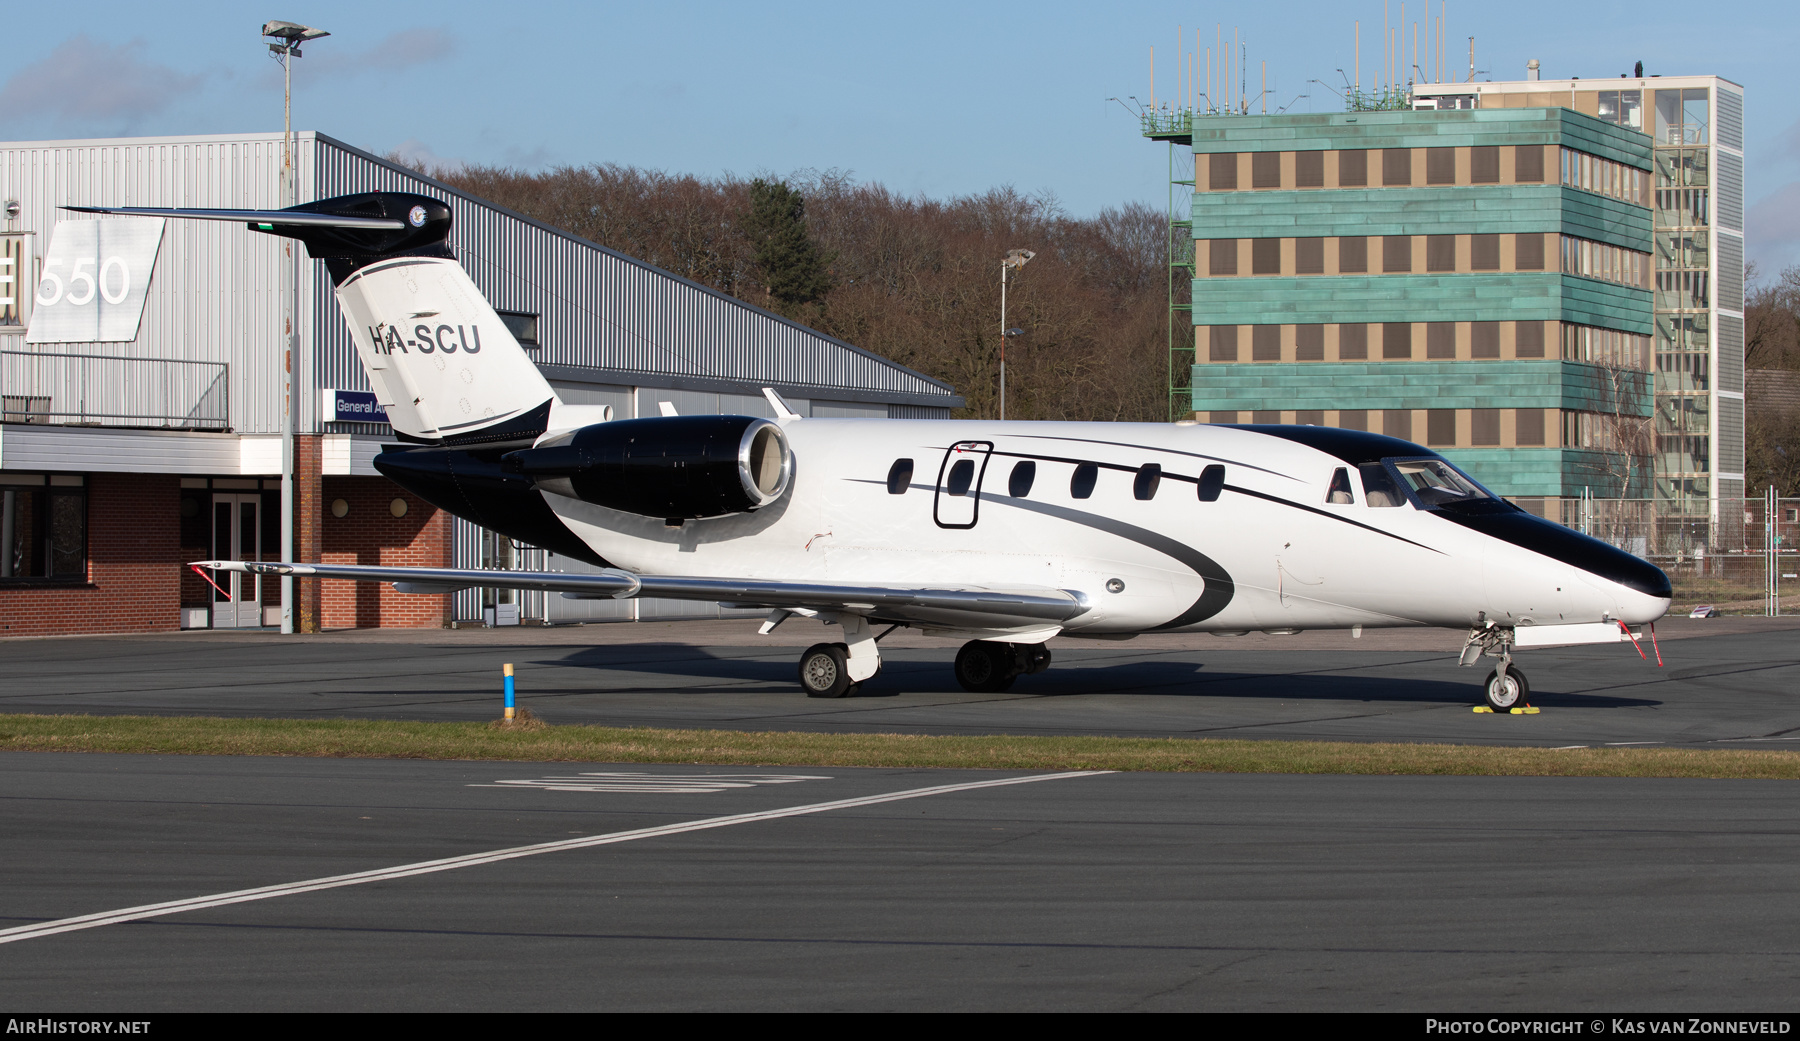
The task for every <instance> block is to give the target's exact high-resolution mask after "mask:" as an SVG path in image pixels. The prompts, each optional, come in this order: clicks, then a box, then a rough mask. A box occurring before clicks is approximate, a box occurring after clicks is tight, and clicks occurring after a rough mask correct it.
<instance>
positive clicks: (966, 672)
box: [956, 640, 1019, 694]
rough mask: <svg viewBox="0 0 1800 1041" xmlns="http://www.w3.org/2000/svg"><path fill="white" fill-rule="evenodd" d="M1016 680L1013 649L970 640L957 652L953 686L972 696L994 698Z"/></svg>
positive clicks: (1016, 673)
mask: <svg viewBox="0 0 1800 1041" xmlns="http://www.w3.org/2000/svg"><path fill="white" fill-rule="evenodd" d="M1018 676H1019V668H1018V662H1017V660H1016V655H1015V654H1014V652H1013V648H1012V645H1010V644H1004V643H995V642H993V641H991V640H970V641H969V642H968V643H965V644H963V646H962V650H960V651H957V652H956V682H957V683H959V684H961V685H962V689H964V690H966V691H969V692H971V693H975V694H997V693H999V692H1000V691H1003V690H1005V689H1006V688H1008V687H1010V686H1012V683H1013V680H1015V679H1017V678H1018Z"/></svg>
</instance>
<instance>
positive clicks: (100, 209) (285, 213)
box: [63, 206, 406, 231]
mask: <svg viewBox="0 0 1800 1041" xmlns="http://www.w3.org/2000/svg"><path fill="white" fill-rule="evenodd" d="M63 209H65V210H74V211H75V212H77V213H111V214H116V215H118V216H121V217H175V218H180V219H184V220H225V221H234V222H239V221H241V222H243V223H245V224H267V225H270V226H271V227H272V226H274V225H277V224H286V225H289V226H291V227H297V228H362V229H367V230H369V231H398V230H400V229H401V228H404V227H406V222H405V221H403V220H398V219H395V218H392V217H343V216H339V215H337V214H335V213H301V212H298V211H296V210H187V209H171V208H162V207H155V206H64V207H63Z"/></svg>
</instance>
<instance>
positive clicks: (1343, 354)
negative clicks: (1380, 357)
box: [1338, 323, 1369, 361]
mask: <svg viewBox="0 0 1800 1041" xmlns="http://www.w3.org/2000/svg"><path fill="white" fill-rule="evenodd" d="M1368 357H1369V327H1368V326H1366V325H1363V324H1361V323H1357V324H1355V325H1340V326H1338V360H1339V361H1367V360H1368Z"/></svg>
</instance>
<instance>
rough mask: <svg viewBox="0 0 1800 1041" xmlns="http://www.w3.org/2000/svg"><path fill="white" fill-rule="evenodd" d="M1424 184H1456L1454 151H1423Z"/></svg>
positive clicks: (1437, 149)
mask: <svg viewBox="0 0 1800 1041" xmlns="http://www.w3.org/2000/svg"><path fill="white" fill-rule="evenodd" d="M1425 183H1426V184H1455V183H1456V149H1454V148H1427V149H1426V150H1425Z"/></svg>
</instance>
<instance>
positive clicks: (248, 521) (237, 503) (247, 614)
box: [212, 492, 262, 629]
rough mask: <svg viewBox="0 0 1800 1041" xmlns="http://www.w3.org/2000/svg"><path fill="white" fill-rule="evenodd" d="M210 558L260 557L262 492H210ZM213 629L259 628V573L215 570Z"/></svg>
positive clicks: (260, 620)
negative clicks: (211, 503) (211, 510)
mask: <svg viewBox="0 0 1800 1041" xmlns="http://www.w3.org/2000/svg"><path fill="white" fill-rule="evenodd" d="M212 501H213V524H212V538H213V559H214V560H261V559H262V496H261V495H258V494H256V493H254V492H250V493H246V494H243V495H232V494H227V493H222V492H215V493H213V500H212ZM213 581H215V582H217V583H218V584H219V587H220V588H218V589H215V590H213V594H212V596H213V604H212V624H213V628H214V629H245V628H259V627H261V625H262V576H261V575H240V574H238V573H236V572H226V573H223V574H215V575H214V576H213Z"/></svg>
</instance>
